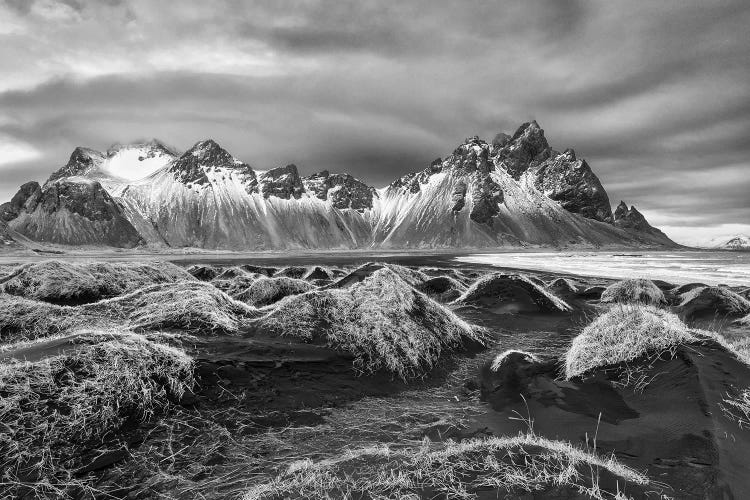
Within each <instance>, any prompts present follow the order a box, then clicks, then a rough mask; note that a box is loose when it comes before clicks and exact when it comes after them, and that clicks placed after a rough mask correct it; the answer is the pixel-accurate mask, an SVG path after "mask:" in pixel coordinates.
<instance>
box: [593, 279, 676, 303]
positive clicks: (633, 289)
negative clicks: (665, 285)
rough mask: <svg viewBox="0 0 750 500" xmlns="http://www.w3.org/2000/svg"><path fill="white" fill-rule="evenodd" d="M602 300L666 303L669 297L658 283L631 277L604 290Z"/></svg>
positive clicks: (609, 301) (605, 301) (607, 301)
mask: <svg viewBox="0 0 750 500" xmlns="http://www.w3.org/2000/svg"><path fill="white" fill-rule="evenodd" d="M601 301H602V302H604V303H619V304H631V303H632V304H650V305H654V306H659V305H664V304H666V303H667V299H666V298H665V297H664V292H662V291H661V289H659V287H658V286H656V284H655V283H654V282H653V281H651V280H647V279H629V280H623V281H618V282H617V283H613V284H611V285H609V286H608V287H607V288H605V289H604V292H602V298H601Z"/></svg>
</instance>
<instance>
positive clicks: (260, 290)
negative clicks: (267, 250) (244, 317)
mask: <svg viewBox="0 0 750 500" xmlns="http://www.w3.org/2000/svg"><path fill="white" fill-rule="evenodd" d="M314 288H315V286H313V285H312V284H311V283H309V282H307V281H305V280H300V279H295V278H287V277H284V276H281V277H275V278H258V279H257V280H255V281H253V282H252V284H251V285H250V286H249V287H247V288H245V289H244V290H242V291H240V292H237V293H235V294H233V296H234V298H235V299H237V300H239V301H242V302H245V303H246V304H250V305H251V306H255V307H264V306H267V305H270V304H273V303H275V302H278V301H279V300H281V299H283V298H284V297H288V296H289V295H297V294H300V293H305V292H309V291H310V290H313V289H314Z"/></svg>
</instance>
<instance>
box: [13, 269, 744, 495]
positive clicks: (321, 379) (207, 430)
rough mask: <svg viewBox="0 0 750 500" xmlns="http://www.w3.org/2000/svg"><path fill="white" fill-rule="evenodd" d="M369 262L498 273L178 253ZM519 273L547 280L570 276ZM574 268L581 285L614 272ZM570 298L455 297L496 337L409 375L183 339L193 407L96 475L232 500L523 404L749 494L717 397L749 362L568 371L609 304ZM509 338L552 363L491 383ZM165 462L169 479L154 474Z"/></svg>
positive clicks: (262, 345) (252, 341) (502, 426)
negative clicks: (368, 450) (304, 461)
mask: <svg viewBox="0 0 750 500" xmlns="http://www.w3.org/2000/svg"><path fill="white" fill-rule="evenodd" d="M373 260H377V261H379V262H391V263H396V264H401V265H406V266H420V267H421V266H427V267H430V268H442V269H449V270H451V269H452V270H460V271H462V272H463V273H464V275H466V274H470V273H475V274H476V276H479V275H482V274H485V273H487V272H496V271H498V269H497V268H489V267H487V266H482V265H471V264H457V263H456V262H454V261H453V256H451V255H438V256H434V255H433V256H405V255H392V256H377V257H372V256H365V255H352V256H336V255H332V256H323V255H315V256H300V257H271V256H269V257H263V258H257V259H252V260H250V259H238V260H227V259H211V258H201V259H198V260H194V261H191V262H189V263H188V262H186V261H184V260H181V261H178V262H176V263H177V264H178V265H184V266H187V265H190V264H195V263H201V264H212V265H216V266H220V267H229V266H234V265H242V264H251V265H255V266H263V267H275V268H277V269H283V268H286V267H290V266H307V267H311V266H323V267H329V268H334V269H344V268H352V267H355V266H358V265H361V264H363V263H365V262H368V261H373ZM450 272H452V271H449V272H448V273H446V274H447V275H450ZM521 272H522V273H524V274H527V275H533V276H537V277H539V278H541V279H542V280H544V281H545V282H549V281H551V280H552V279H554V278H556V277H560V276H563V275H561V274H556V273H546V272H545V273H532V272H529V271H521ZM430 275H440V273H430ZM571 278H572V279H573V280H574V281H576V282H577V283H578V284H579V285H580V290H583V289H584V288H586V287H590V286H600V285H604V286H606V285H607V284H609V283H611V282H613V281H614V280H610V279H599V278H582V277H578V276H577V277H571ZM558 296H560V297H561V298H562V299H564V300H566V301H567V302H568V303H569V304H570V305H571V306H573V312H571V313H524V312H520V313H514V314H499V313H497V312H492V311H490V310H487V309H483V308H481V307H473V306H464V307H461V308H458V309H456V310H455V311H456V312H457V313H458V314H459V315H460V316H462V317H463V318H465V319H467V320H469V321H471V322H474V323H476V324H479V325H482V326H484V327H487V328H488V329H489V330H490V332H491V336H492V339H493V340H492V343H491V345H490V346H489V348H488V349H486V350H484V351H480V352H469V353H464V354H460V355H455V356H448V357H446V359H445V360H444V362H443V363H442V364H441V366H440V367H439V368H438V369H436V370H435V371H434V373H432V374H431V376H429V377H427V378H426V379H425V380H421V381H417V382H411V383H408V384H405V383H403V382H401V381H398V380H394V379H393V378H392V377H391V376H389V375H385V374H376V375H363V376H359V375H358V374H356V373H354V372H353V370H352V368H351V359H349V358H348V357H347V356H343V355H341V354H339V353H335V352H332V351H331V350H329V349H326V348H323V347H318V346H313V345H309V344H304V343H300V342H297V341H294V340H290V339H286V338H270V337H265V336H263V335H257V334H256V335H254V336H253V337H252V338H242V337H228V336H226V337H210V338H209V337H205V338H204V337H198V338H195V339H191V340H185V341H183V343H182V347H183V348H185V349H186V350H187V351H188V352H189V353H190V354H192V355H193V356H194V357H195V358H196V360H197V363H198V369H197V371H198V375H199V378H200V387H199V389H198V390H196V394H195V395H191V396H188V397H186V399H185V401H184V403H185V405H186V406H185V409H183V410H180V411H179V412H177V414H176V415H174V416H172V417H168V418H167V419H165V421H164V423H163V424H162V425H160V426H158V427H157V428H156V429H155V430H153V431H152V433H151V434H144V437H143V439H144V442H143V443H142V444H141V446H140V447H138V448H137V449H136V450H135V451H134V459H133V460H130V461H128V462H125V463H124V464H120V466H119V467H118V468H116V469H107V470H104V471H103V472H100V473H99V477H100V481H99V486H100V487H101V488H102V489H104V490H108V491H112V485H113V484H118V485H119V486H124V488H118V489H115V490H114V491H112V493H114V494H115V495H116V496H122V497H124V496H128V495H130V497H131V498H147V497H156V496H157V495H158V494H159V493H161V494H166V495H167V496H170V495H171V496H175V497H181V498H198V497H201V495H205V497H208V498H224V497H226V496H227V495H235V494H236V493H237V492H239V491H241V490H242V489H243V488H245V487H247V486H248V485H251V484H253V483H255V482H258V481H262V480H267V479H268V478H269V477H270V476H272V475H274V474H276V473H277V472H278V471H280V470H283V469H284V468H285V467H286V466H288V464H289V462H290V461H292V460H295V459H300V458H311V459H313V460H319V459H323V458H328V457H332V456H336V455H338V454H340V453H341V451H342V450H344V449H346V448H356V447H361V446H367V445H372V444H377V443H388V444H390V445H391V446H395V447H398V446H414V445H415V444H417V443H418V442H419V441H420V440H421V439H422V438H423V437H425V436H428V437H429V438H430V439H433V440H441V439H447V438H452V439H461V438H464V437H469V436H482V435H508V434H516V433H518V432H520V431H526V430H527V429H528V423H526V422H523V421H520V420H519V419H518V417H519V415H522V416H523V417H528V418H530V419H531V420H533V430H534V432H536V433H537V434H539V435H542V436H545V437H548V438H552V439H563V440H567V441H570V442H572V443H574V444H577V445H581V446H584V447H586V446H588V447H589V448H591V447H593V446H594V438H596V449H597V450H599V451H601V452H603V453H610V452H611V453H614V454H615V455H616V456H617V457H618V458H619V459H620V460H621V461H622V462H623V463H625V464H626V465H629V466H632V467H634V468H636V469H638V470H641V471H644V472H646V474H647V475H648V476H649V477H650V478H652V479H655V480H657V481H660V482H662V483H664V486H663V489H662V492H663V493H665V494H667V495H670V496H672V497H674V498H686V499H692V498H695V499H698V498H727V499H729V498H738V499H739V498H750V473H748V471H749V470H750V469H748V465H746V464H750V434H748V432H750V431H748V430H742V429H740V428H739V427H738V426H737V424H736V423H735V422H733V421H731V420H729V419H727V418H725V417H724V416H723V415H722V413H721V410H720V407H719V403H720V402H721V399H722V398H723V397H725V396H726V394H727V392H729V391H732V390H733V389H737V388H744V387H748V386H750V370H748V368H747V367H745V366H744V365H741V364H740V363H738V362H737V361H736V360H734V359H733V358H732V357H731V356H729V355H727V354H726V353H724V352H722V351H721V350H720V349H718V348H715V347H712V346H702V347H699V348H680V349H679V350H678V352H677V355H676V356H675V357H674V359H664V360H655V361H652V362H651V363H650V364H648V365H647V366H645V368H644V370H645V371H647V372H648V373H649V377H650V378H653V380H651V382H650V383H649V384H647V385H646V386H645V387H644V388H643V389H642V391H641V390H634V389H633V388H632V387H631V388H623V387H620V386H618V385H617V384H616V383H614V382H613V381H612V379H613V378H615V376H614V375H611V376H610V375H608V373H609V372H607V373H601V374H597V376H596V377H595V378H594V379H593V380H589V379H587V380H586V381H585V382H581V381H578V382H565V381H562V380H561V378H562V377H561V376H560V370H561V365H560V364H559V363H555V362H554V361H555V360H557V359H559V357H560V356H562V355H563V354H564V352H565V351H566V349H567V347H568V345H569V343H570V341H571V339H572V338H573V337H574V336H575V335H577V334H578V333H579V332H580V330H581V328H583V326H584V325H586V324H588V323H589V322H590V321H591V319H592V318H593V317H594V316H595V315H596V314H597V305H598V300H597V298H596V294H593V295H592V297H586V298H583V297H581V296H576V295H573V294H571V293H567V294H566V293H559V294H558ZM496 311H497V310H496ZM701 321H703V323H701V324H699V325H697V326H701V327H705V326H706V322H707V320H705V319H704V320H701ZM710 326H713V327H714V328H713V329H717V328H716V327H719V328H726V329H727V330H728V331H731V334H732V335H733V336H734V337H737V336H743V335H744V334H746V333H747V328H737V327H730V323H729V322H726V321H720V320H713V321H712V322H711V324H710ZM58 348H59V346H58V345H57V344H55V345H45V344H41V345H39V346H38V347H36V348H35V349H38V350H40V352H39V353H34V352H29V351H24V352H19V353H15V354H14V353H9V352H6V353H0V357H7V356H11V357H20V358H24V357H25V358H28V359H34V357H38V356H41V355H42V354H44V355H48V354H49V353H50V352H51V350H54V349H58ZM507 349H521V350H525V351H529V352H532V353H534V354H536V355H538V356H539V357H540V358H542V359H543V360H546V361H549V363H547V365H546V367H547V368H545V369H539V370H537V372H536V373H533V374H530V375H529V374H527V375H528V376H525V377H523V378H522V380H521V381H519V382H518V386H517V387H515V388H512V389H508V388H505V389H502V388H501V389H500V390H495V389H497V388H496V387H494V386H493V381H492V380H488V379H487V378H485V379H483V378H482V375H481V373H482V366H483V365H485V364H486V363H488V362H490V361H491V360H492V359H493V358H494V356H495V355H496V354H498V353H500V352H503V351H505V350H507ZM41 351H44V352H43V353H42V352H41ZM644 364H645V363H644ZM480 387H482V390H481V391H480ZM519 393H520V394H523V395H524V397H525V401H524V400H523V399H520V398H519V397H518V394H519ZM600 415H601V416H600ZM170 419H171V420H170ZM220 431H221V432H220ZM167 448H168V449H167ZM175 450H178V451H175ZM157 469H159V470H161V471H166V472H167V473H168V474H172V476H170V479H169V480H166V479H163V475H160V476H159V477H160V479H159V480H155V479H154V477H155V471H156V470H157ZM211 478H221V479H220V480H214V481H212V480H211ZM524 498H526V497H524ZM528 498H545V497H544V495H543V494H534V495H532V496H528ZM581 498H584V497H583V496H582V497H581ZM655 498H658V495H657V496H655Z"/></svg>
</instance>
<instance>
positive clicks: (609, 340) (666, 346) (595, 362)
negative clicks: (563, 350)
mask: <svg viewBox="0 0 750 500" xmlns="http://www.w3.org/2000/svg"><path fill="white" fill-rule="evenodd" d="M698 340H700V337H699V336H697V335H695V334H694V333H692V332H691V331H690V330H689V329H688V327H687V326H685V324H684V323H683V322H682V321H680V319H679V318H678V317H677V316H676V315H674V314H672V313H670V312H667V311H664V310H662V309H658V308H656V307H654V306H647V305H642V304H622V305H619V306H615V307H613V308H611V309H610V310H609V311H607V312H605V313H603V314H602V315H600V316H599V317H598V318H596V319H595V320H594V321H593V322H592V323H591V324H590V325H588V326H587V327H586V328H584V329H583V331H582V332H581V334H580V335H578V336H577V337H576V338H575V339H574V340H573V343H572V344H571V346H570V349H569V350H568V352H567V354H566V357H565V376H566V378H568V379H570V378H573V377H577V376H580V375H583V374H585V373H586V372H588V371H590V370H594V369H596V368H600V367H604V366H608V365H614V364H618V363H622V362H628V361H633V360H635V359H637V358H640V357H641V356H644V355H646V354H651V353H655V354H659V353H661V352H664V351H668V350H670V349H672V348H674V347H676V346H678V345H680V344H685V343H691V342H696V341H698Z"/></svg>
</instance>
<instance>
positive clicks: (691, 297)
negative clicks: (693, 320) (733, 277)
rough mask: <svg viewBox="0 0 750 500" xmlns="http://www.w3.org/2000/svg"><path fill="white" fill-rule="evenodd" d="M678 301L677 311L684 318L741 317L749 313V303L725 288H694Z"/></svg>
mask: <svg viewBox="0 0 750 500" xmlns="http://www.w3.org/2000/svg"><path fill="white" fill-rule="evenodd" d="M680 299H681V302H680V304H679V305H678V306H677V310H678V311H679V312H680V314H683V315H685V316H686V317H694V316H702V315H708V316H713V315H722V316H742V315H744V314H748V313H750V301H749V300H747V299H746V298H745V297H743V296H742V295H740V294H738V293H735V292H733V291H732V290H730V289H729V288H725V287H720V286H707V287H703V288H694V289H692V290H690V291H689V292H686V293H684V294H682V295H681V296H680Z"/></svg>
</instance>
